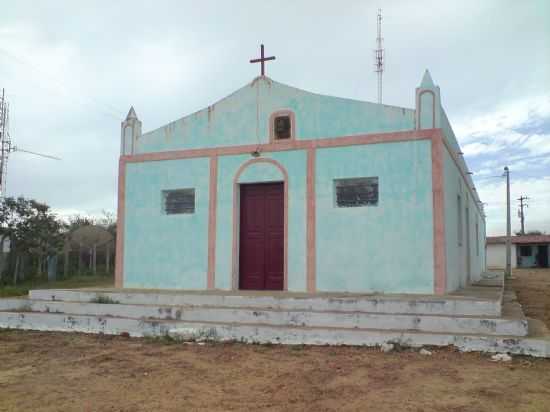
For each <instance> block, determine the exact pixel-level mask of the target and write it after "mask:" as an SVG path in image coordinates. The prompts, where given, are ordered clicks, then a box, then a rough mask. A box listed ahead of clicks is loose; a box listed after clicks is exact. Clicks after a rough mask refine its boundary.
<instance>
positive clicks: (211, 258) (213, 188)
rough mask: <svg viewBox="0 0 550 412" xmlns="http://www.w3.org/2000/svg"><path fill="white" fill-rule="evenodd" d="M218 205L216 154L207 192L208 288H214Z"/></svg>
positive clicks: (211, 160) (212, 161) (213, 157)
mask: <svg viewBox="0 0 550 412" xmlns="http://www.w3.org/2000/svg"><path fill="white" fill-rule="evenodd" d="M217 207H218V156H212V157H211V158H210V186H209V194H208V275H207V280H206V285H207V288H208V289H215V288H216V218H217Z"/></svg>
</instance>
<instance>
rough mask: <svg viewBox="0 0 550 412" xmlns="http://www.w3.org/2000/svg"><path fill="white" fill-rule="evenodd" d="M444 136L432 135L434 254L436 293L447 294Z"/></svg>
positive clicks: (440, 134)
mask: <svg viewBox="0 0 550 412" xmlns="http://www.w3.org/2000/svg"><path fill="white" fill-rule="evenodd" d="M443 139H444V138H443V134H442V133H441V130H439V132H438V133H436V134H434V135H432V139H431V140H432V191H433V219H434V220H433V231H434V236H433V248H434V249H433V254H434V293H436V294H438V295H443V294H445V293H446V292H447V257H446V251H445V204H444V197H443V196H444V193H443Z"/></svg>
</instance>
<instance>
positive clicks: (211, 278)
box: [115, 129, 462, 291]
mask: <svg viewBox="0 0 550 412" xmlns="http://www.w3.org/2000/svg"><path fill="white" fill-rule="evenodd" d="M437 138H439V139H441V140H443V141H445V139H442V131H441V129H421V130H407V131H401V132H391V133H373V134H363V135H352V136H342V137H332V138H324V139H323V138H321V139H310V140H291V141H277V142H275V143H267V144H262V145H259V146H258V145H240V146H225V147H216V148H207V149H187V150H176V151H166V152H154V153H144V154H137V155H125V156H121V157H120V159H119V187H118V209H117V214H118V225H117V242H116V259H115V286H116V287H122V286H123V276H124V271H123V261H124V218H125V177H126V164H127V163H139V162H148V161H162V160H176V159H188V158H197V157H210V158H211V159H213V158H214V157H215V158H216V161H215V163H216V172H215V173H216V175H217V160H218V157H219V156H227V155H237V154H246V153H252V152H254V151H256V150H260V151H261V152H279V151H289V150H303V149H307V150H308V165H307V167H308V176H310V175H309V173H312V174H311V177H312V178H311V179H310V178H309V177H308V183H307V185H308V195H307V196H308V198H307V206H306V207H307V219H308V222H307V229H306V230H307V238H308V245H312V243H310V240H311V239H315V233H316V228H315V225H316V222H315V184H314V168H315V149H317V148H325V147H342V146H353V145H366V144H379V143H391V142H402V141H411V140H431V141H432V162H434V159H435V157H434V151H433V141H434V139H437ZM445 143H446V142H445ZM447 149H448V150H449V151H450V149H449V148H448V147H447ZM310 153H311V154H310ZM441 157H442V156H441ZM453 159H454V160H455V162H456V159H455V158H454V157H453ZM262 161H263V162H269V163H273V164H274V165H276V166H277V167H278V168H279V170H281V172H282V173H283V176H284V183H285V189H284V190H285V223H284V224H285V256H284V266H285V268H284V272H285V273H284V282H285V285H284V288H285V290H287V289H288V174H287V172H286V170H285V169H284V167H283V166H282V165H281V164H280V163H278V162H277V161H275V160H273V159H269V158H258V159H251V160H249V161H247V162H246V163H244V164H243V165H241V167H240V168H239V170H238V171H237V175H236V176H235V179H234V183H233V184H234V189H233V192H234V193H233V256H232V259H233V262H232V272H233V273H232V288H233V289H234V290H237V289H238V277H237V278H236V276H237V275H238V228H239V226H238V224H239V222H238V206H239V199H238V178H239V176H240V174H242V172H243V171H244V169H245V168H246V166H248V165H249V164H251V163H255V162H262ZM441 164H442V159H441V161H440V168H439V171H438V172H437V173H439V175H440V176H441V177H440V178H441V180H442V170H441ZM210 167H211V169H210V174H211V176H212V173H213V171H212V167H213V166H212V162H211V165H210ZM310 168H311V171H310ZM459 169H460V168H459ZM435 170H436V168H435V167H433V165H432V180H433V181H435V180H434V179H436V178H435V177H434V175H433V173H434V171H435ZM461 172H462V171H461ZM437 173H436V174H437ZM216 181H217V179H216ZM216 183H217V182H216ZM441 184H442V183H441ZM216 189H217V188H216ZM209 190H210V191H212V190H213V189H212V187H211V186H210V189H209ZM211 193H212V192H211ZM215 196H216V198H217V190H216V195H215ZM441 197H442V193H441ZM212 198H213V197H212V195H211V196H210V199H212ZM216 200H217V199H216ZM216 203H217V202H216ZM436 204H437V207H440V206H439V205H440V204H441V214H442V216H441V217H439V218H438V219H437V220H438V221H439V223H436V217H435V210H436V209H435V207H436ZM216 207H217V205H214V207H213V208H212V206H211V204H210V201H209V229H208V230H209V232H208V274H207V284H208V285H209V286H213V287H215V284H214V283H215V255H216V251H215V249H216V245H215V239H216V230H215V228H216V224H215V221H216V212H215V210H216ZM443 213H444V211H443V203H442V199H440V200H438V201H437V202H436V201H435V194H434V235H435V234H436V226H437V227H438V228H439V229H438V230H439V231H441V230H443V246H442V247H437V246H436V245H435V243H434V267H435V275H434V276H435V277H438V279H437V280H436V282H435V283H436V284H437V285H440V284H441V278H442V277H443V284H444V283H445V282H446V274H445V272H446V266H445V265H443V266H442V265H441V262H443V263H444V262H445V246H444V240H445V238H444V215H443ZM213 214H214V215H213ZM212 216H214V217H212ZM434 242H435V239H434ZM306 247H307V253H308V256H307V274H306V277H307V279H306V284H307V289H308V291H315V290H316V286H315V282H316V281H315V276H316V268H315V264H316V260H315V259H316V256H315V253H316V251H315V246H306ZM441 253H443V256H441ZM436 256H437V257H436ZM436 260H437V262H438V263H437V264H436V263H435V262H436ZM440 268H443V271H444V272H443V275H442V274H441V273H440V272H441V270H440Z"/></svg>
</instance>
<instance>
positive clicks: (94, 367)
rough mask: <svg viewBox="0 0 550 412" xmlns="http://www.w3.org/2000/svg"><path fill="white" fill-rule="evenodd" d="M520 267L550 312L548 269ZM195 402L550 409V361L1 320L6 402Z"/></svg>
mask: <svg viewBox="0 0 550 412" xmlns="http://www.w3.org/2000/svg"><path fill="white" fill-rule="evenodd" d="M515 276H516V277H517V279H516V280H515V281H514V282H515V283H514V285H515V286H516V287H517V290H518V294H519V296H520V299H521V300H523V299H526V298H528V299H529V300H532V301H531V302H530V303H529V304H528V305H526V303H525V301H523V302H522V303H523V304H524V305H525V306H526V307H527V308H528V312H529V313H530V314H531V316H537V317H539V316H540V318H541V319H542V318H543V317H545V319H547V320H548V314H549V312H548V296H549V295H548V294H549V293H550V271H545V272H543V271H524V272H516V273H515ZM545 297H546V298H545ZM545 299H546V301H545ZM193 410H202V411H217V410H251V411H257V410H269V411H336V410H349V411H418V412H420V411H461V412H465V411H550V360H546V359H534V358H527V357H514V359H513V360H512V361H511V362H509V363H495V362H492V361H491V360H490V356H489V355H484V354H479V353H459V352H456V351H454V350H452V349H441V348H437V349H434V354H433V355H432V356H422V355H420V354H419V353H418V352H416V351H408V350H406V351H400V352H392V353H387V354H384V353H381V352H380V351H379V350H377V349H374V348H353V347H301V346H259V345H242V344H205V345H200V344H188V345H186V344H181V343H173V342H170V341H167V340H147V339H129V338H124V337H108V336H95V335H83V334H63V333H42V332H21V331H5V330H4V331H0V411H111V412H115V411H119V412H120V411H128V412H130V411H193Z"/></svg>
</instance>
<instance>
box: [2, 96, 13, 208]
mask: <svg viewBox="0 0 550 412" xmlns="http://www.w3.org/2000/svg"><path fill="white" fill-rule="evenodd" d="M11 151H12V147H11V139H10V133H9V105H8V102H7V100H6V93H5V91H4V89H2V100H0V197H4V195H5V192H6V174H7V173H8V155H9V154H10V152H11Z"/></svg>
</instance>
